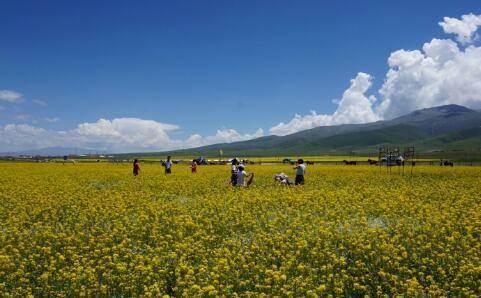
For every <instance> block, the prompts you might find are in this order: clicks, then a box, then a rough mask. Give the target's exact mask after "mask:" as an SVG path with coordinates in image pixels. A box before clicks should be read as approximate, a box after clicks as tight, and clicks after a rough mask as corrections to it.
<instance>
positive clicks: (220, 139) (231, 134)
mask: <svg viewBox="0 0 481 298" xmlns="http://www.w3.org/2000/svg"><path fill="white" fill-rule="evenodd" d="M262 136H264V130H263V129H262V128H259V129H257V131H256V132H254V133H252V134H248V133H246V134H241V133H239V132H238V131H236V130H235V129H232V128H225V129H220V130H217V132H216V134H215V135H213V136H207V137H202V136H201V135H199V134H193V135H191V136H190V137H189V138H188V139H187V140H186V141H185V142H184V147H199V146H205V145H209V144H218V143H232V142H239V141H247V140H251V139H255V138H260V137H262Z"/></svg>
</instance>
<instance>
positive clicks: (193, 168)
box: [190, 159, 197, 174]
mask: <svg viewBox="0 0 481 298" xmlns="http://www.w3.org/2000/svg"><path fill="white" fill-rule="evenodd" d="M190 168H191V170H192V174H194V173H197V161H196V160H195V159H194V160H192V164H191V165H190Z"/></svg>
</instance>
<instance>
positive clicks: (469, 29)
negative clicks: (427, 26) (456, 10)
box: [439, 13, 481, 44]
mask: <svg viewBox="0 0 481 298" xmlns="http://www.w3.org/2000/svg"><path fill="white" fill-rule="evenodd" d="M439 25H440V26H441V27H443V30H444V32H445V33H452V34H456V39H457V41H459V42H460V43H462V44H467V43H471V42H472V41H473V40H475V39H476V38H478V35H477V34H476V31H477V30H478V27H480V26H481V15H474V14H472V13H470V14H467V15H463V16H461V19H456V18H450V17H444V21H443V22H439Z"/></svg>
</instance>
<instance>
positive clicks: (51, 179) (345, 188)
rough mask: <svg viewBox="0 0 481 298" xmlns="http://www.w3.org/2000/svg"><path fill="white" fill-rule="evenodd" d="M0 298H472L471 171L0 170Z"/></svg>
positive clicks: (476, 224) (480, 181) (475, 230)
mask: <svg viewBox="0 0 481 298" xmlns="http://www.w3.org/2000/svg"><path fill="white" fill-rule="evenodd" d="M0 171H1V173H2V174H1V176H0V296H1V297H28V296H35V297H47V296H48V297H79V296H80V297H108V296H115V297H159V296H160V297H162V296H165V297H168V296H173V297H182V296H183V297H196V296H202V297H207V296H223V297H237V296H239V297H240V296H242V297H259V296H261V297H262V296H281V297H285V296H293V297H353V296H354V297H364V296H369V297H392V296H397V295H401V296H404V297H421V296H430V297H438V296H451V297H479V296H480V295H481V282H480V281H481V169H480V168H477V167H454V168H444V167H428V166H425V167H416V168H415V170H414V175H413V177H410V175H404V176H403V175H399V174H397V170H396V169H394V170H393V172H392V173H391V174H388V173H386V171H385V169H384V170H383V171H382V172H380V171H379V168H378V167H376V166H372V167H369V166H357V167H349V166H322V165H314V166H308V168H307V171H306V185H304V186H301V187H286V186H281V185H277V184H276V183H275V181H274V179H273V175H274V173H276V172H285V173H287V174H290V175H292V176H293V173H294V170H292V168H291V166H289V165H269V166H261V165H255V166H251V165H249V166H247V171H250V172H254V173H255V179H254V183H253V185H252V186H251V187H249V188H245V189H240V188H235V189H234V188H232V187H228V186H226V185H225V183H226V181H227V180H228V179H229V176H230V172H229V166H199V168H198V173H197V174H191V173H190V169H189V168H188V167H187V166H185V165H183V166H182V165H177V166H174V168H173V174H172V175H169V176H166V175H164V174H163V168H162V167H161V166H160V165H145V164H142V165H141V174H140V175H139V176H137V177H134V176H133V175H132V169H131V165H130V164H124V165H121V164H105V163H98V164H66V165H62V164H33V163H32V164H29V163H2V164H0Z"/></svg>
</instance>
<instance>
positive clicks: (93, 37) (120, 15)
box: [0, 1, 481, 151]
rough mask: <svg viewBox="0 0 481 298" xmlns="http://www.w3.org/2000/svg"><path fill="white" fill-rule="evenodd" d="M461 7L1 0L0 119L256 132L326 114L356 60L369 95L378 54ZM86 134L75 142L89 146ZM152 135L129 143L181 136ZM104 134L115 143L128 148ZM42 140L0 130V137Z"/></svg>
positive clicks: (382, 56) (432, 34)
mask: <svg viewBox="0 0 481 298" xmlns="http://www.w3.org/2000/svg"><path fill="white" fill-rule="evenodd" d="M470 13H473V14H474V15H478V14H480V13H481V9H480V6H479V3H477V2H476V1H335V2H334V1H136V2H134V1H79V2H69V1H0V36H1V42H0V90H3V91H4V92H6V91H10V92H15V94H18V96H17V98H16V99H15V100H3V101H1V100H0V127H1V126H3V128H4V129H5V127H6V126H7V125H25V126H24V127H26V126H28V127H29V128H32V129H42V130H44V132H48V133H51V134H53V135H54V136H52V144H51V145H58V144H57V143H55V141H54V140H56V138H57V137H58V136H57V133H58V132H59V131H66V132H69V131H72V130H75V129H78V128H79V125H80V124H82V123H87V124H92V123H97V122H98V121H99V119H106V120H108V121H112V120H114V119H124V118H129V119H142V120H153V121H154V122H155V123H160V124H166V125H172V126H175V127H171V129H167V130H166V131H167V132H166V134H167V138H168V139H169V140H175V141H177V140H178V141H179V142H181V141H185V140H186V139H188V138H189V137H190V136H192V135H194V134H195V137H194V138H193V139H191V141H192V140H199V144H204V143H206V142H207V141H205V139H206V138H208V136H214V135H215V134H216V131H217V130H221V131H224V130H225V131H227V130H229V129H232V130H235V131H236V132H237V133H239V134H249V135H251V136H253V135H255V136H257V135H258V134H255V133H254V132H255V131H257V130H258V129H259V128H261V129H262V130H263V135H268V134H270V133H273V132H275V130H271V128H272V127H274V126H276V125H277V124H279V123H280V122H284V123H289V121H291V119H293V116H294V114H299V115H301V117H302V116H304V115H309V113H310V111H316V113H317V114H322V115H324V114H325V115H331V114H333V113H335V112H336V110H337V109H338V105H336V104H334V103H333V100H334V99H336V100H338V101H339V100H341V99H342V98H343V93H344V92H345V91H346V90H348V89H349V88H350V87H352V84H353V83H352V82H351V81H350V80H352V79H355V78H359V77H357V75H358V73H359V72H362V73H367V74H369V76H370V77H366V78H365V80H367V81H369V82H367V81H365V82H364V84H365V86H364V87H366V88H364V87H361V89H363V90H365V89H366V91H365V92H364V91H363V92H361V93H362V94H364V93H365V94H366V98H367V97H369V96H371V95H372V96H375V97H376V98H377V100H376V101H374V100H373V102H374V103H373V108H376V107H377V106H379V105H380V103H381V102H382V100H383V95H382V94H380V93H379V90H380V89H381V88H382V86H383V84H384V82H385V80H386V73H387V72H388V70H389V69H390V66H389V65H388V58H389V57H390V55H391V54H392V53H393V52H395V51H397V50H400V49H404V50H416V49H421V48H422V47H423V44H424V43H428V42H430V41H431V40H432V39H433V38H437V39H448V38H451V40H454V41H455V42H456V39H455V35H453V34H446V32H443V28H441V26H440V25H438V23H439V22H441V21H443V18H444V17H452V18H458V19H460V18H461V16H462V15H466V14H470ZM476 30H477V27H476ZM476 30H475V31H476ZM445 31H446V30H445ZM475 34H476V32H473V38H472V40H471V41H470V42H469V43H459V42H458V44H459V48H460V49H461V51H463V50H464V49H466V48H467V47H469V46H472V47H477V46H479V39H477V38H475ZM476 75H477V74H476ZM360 79H362V78H360ZM366 84H367V85H366ZM461 84H464V85H466V83H465V82H464V83H463V82H462V83H461ZM4 97H8V96H4ZM14 97H15V96H14ZM384 97H385V96H384ZM390 98H394V97H393V96H391V97H390ZM352 100H356V99H352ZM473 100H474V102H475V104H474V105H475V106H476V104H477V99H476V98H475V99H472V98H470V99H466V102H473ZM440 102H444V101H440ZM392 111H394V109H392ZM391 114H392V116H395V113H394V112H392V113H391ZM387 115H390V114H389V113H388V112H386V113H385V114H384V116H381V114H379V113H378V114H376V115H374V114H373V116H368V117H367V118H366V117H365V118H362V117H360V118H359V119H361V120H359V121H356V119H355V118H352V117H350V118H345V119H347V120H346V121H347V122H353V123H355V122H366V121H367V120H369V119H374V118H375V117H378V118H379V119H381V118H386V117H387ZM362 119H364V121H363V120H362ZM319 121H320V120H319ZM319 121H318V122H317V123H320V124H326V125H329V124H338V122H339V121H338V122H335V121H334V122H332V121H331V122H325V123H324V122H322V121H324V120H322V121H320V122H319ZM346 121H344V122H346ZM339 123H340V122H339ZM144 124H145V123H144ZM135 125H136V124H133V126H132V127H135ZM309 125H310V126H313V125H314V124H309ZM314 126H315V125H314ZM88 128H89V131H91V129H96V128H98V127H88ZM157 129H159V126H157ZM123 131H124V130H123ZM293 131H295V129H294V130H286V133H287V132H293ZM162 132H165V131H162ZM129 133H133V134H135V129H134V130H133V131H130V132H129ZM112 134H114V133H110V134H109V133H107V134H106V135H107V136H108V137H111V136H112ZM141 134H142V132H141ZM197 134H198V135H197ZM279 134H282V133H279ZM19 135H20V134H19ZM84 136H85V137H86V138H87V135H86V134H84ZM19 137H20V136H19ZM96 137H97V139H96V140H95V142H92V143H89V142H87V143H88V144H87V143H86V144H84V145H89V146H101V147H102V144H101V141H100V139H101V134H97V135H96ZM201 138H202V140H203V141H200V139H201ZM247 138H249V136H247ZM217 140H222V139H221V138H217V139H216V138H211V139H210V142H214V141H217ZM232 140H236V139H235V138H234V139H232ZM138 141H139V142H142V139H139V140H138ZM162 142H163V141H162V140H159V143H157V144H153V145H152V146H141V144H139V146H140V147H141V148H143V147H145V148H148V149H166V148H168V147H172V146H173V147H183V146H186V145H185V143H182V144H181V143H175V142H173V143H172V145H168V146H163V145H162V144H161V143H162ZM167 142H169V141H167ZM114 143H115V144H116V145H115V146H117V147H118V149H114V151H116V150H119V151H123V150H130V149H137V148H133V147H129V146H124V147H122V145H121V144H122V142H121V141H118V142H117V141H116V142H114ZM196 144H197V143H195V142H194V143H192V142H190V143H189V146H190V145H196ZM49 145H50V144H49V143H48V142H43V143H38V144H34V143H28V142H26V140H17V141H15V140H13V141H11V142H10V143H8V144H7V143H3V144H2V143H0V146H2V147H4V148H3V149H4V150H19V149H26V147H40V146H49ZM110 146H113V145H110ZM107 147H108V146H107ZM107 147H105V148H107ZM134 147H135V146H134ZM1 149H2V148H0V151H4V150H1Z"/></svg>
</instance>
